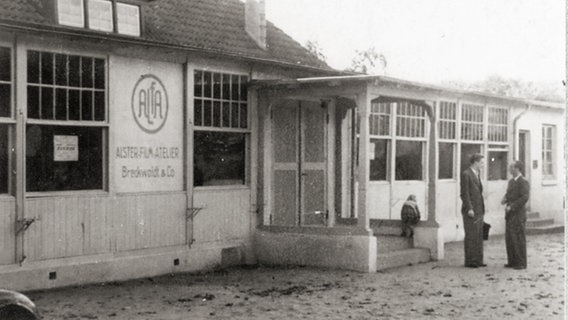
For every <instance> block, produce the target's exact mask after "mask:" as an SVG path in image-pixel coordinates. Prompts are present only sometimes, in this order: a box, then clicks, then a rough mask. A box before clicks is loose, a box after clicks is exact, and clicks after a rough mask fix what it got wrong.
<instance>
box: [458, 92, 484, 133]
mask: <svg viewBox="0 0 568 320" xmlns="http://www.w3.org/2000/svg"><path fill="white" fill-rule="evenodd" d="M460 108H461V110H460V111H461V118H460V122H461V125H460V128H461V130H460V132H459V137H460V140H461V141H462V142H473V143H480V142H481V143H483V142H484V141H485V121H484V119H485V106H484V105H482V104H475V103H468V102H464V103H462V104H461V107H460ZM468 109H471V110H472V111H473V110H476V109H477V110H479V109H480V110H481V112H482V113H481V119H476V117H477V116H478V115H477V114H474V113H472V112H470V111H469V110H468ZM468 128H470V129H472V130H471V131H470V132H471V133H472V135H473V137H472V138H470V137H467V134H466V133H467V130H468Z"/></svg>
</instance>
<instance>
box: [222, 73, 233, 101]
mask: <svg viewBox="0 0 568 320" xmlns="http://www.w3.org/2000/svg"><path fill="white" fill-rule="evenodd" d="M222 95H223V99H225V100H230V99H231V76H230V75H228V74H224V75H223V91H222Z"/></svg>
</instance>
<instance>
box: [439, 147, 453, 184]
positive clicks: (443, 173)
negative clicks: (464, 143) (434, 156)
mask: <svg viewBox="0 0 568 320" xmlns="http://www.w3.org/2000/svg"><path fill="white" fill-rule="evenodd" d="M454 150H455V143H447V142H440V143H439V144H438V179H453V178H454V158H455V157H454V152H455V151H454Z"/></svg>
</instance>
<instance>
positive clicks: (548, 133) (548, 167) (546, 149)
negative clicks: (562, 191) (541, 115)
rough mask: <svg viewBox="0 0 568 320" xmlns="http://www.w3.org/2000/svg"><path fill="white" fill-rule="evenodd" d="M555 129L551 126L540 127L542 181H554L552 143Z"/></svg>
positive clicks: (554, 139)
mask: <svg viewBox="0 0 568 320" xmlns="http://www.w3.org/2000/svg"><path fill="white" fill-rule="evenodd" d="M555 135H556V128H555V126H553V125H543V126H542V176H543V178H544V179H554V177H555V168H554V143H555V141H556V137H555Z"/></svg>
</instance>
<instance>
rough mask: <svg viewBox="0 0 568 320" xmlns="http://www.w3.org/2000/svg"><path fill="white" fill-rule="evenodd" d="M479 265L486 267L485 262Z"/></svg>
mask: <svg viewBox="0 0 568 320" xmlns="http://www.w3.org/2000/svg"><path fill="white" fill-rule="evenodd" d="M479 266H480V267H487V264H485V263H482V264H480V265H479Z"/></svg>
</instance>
